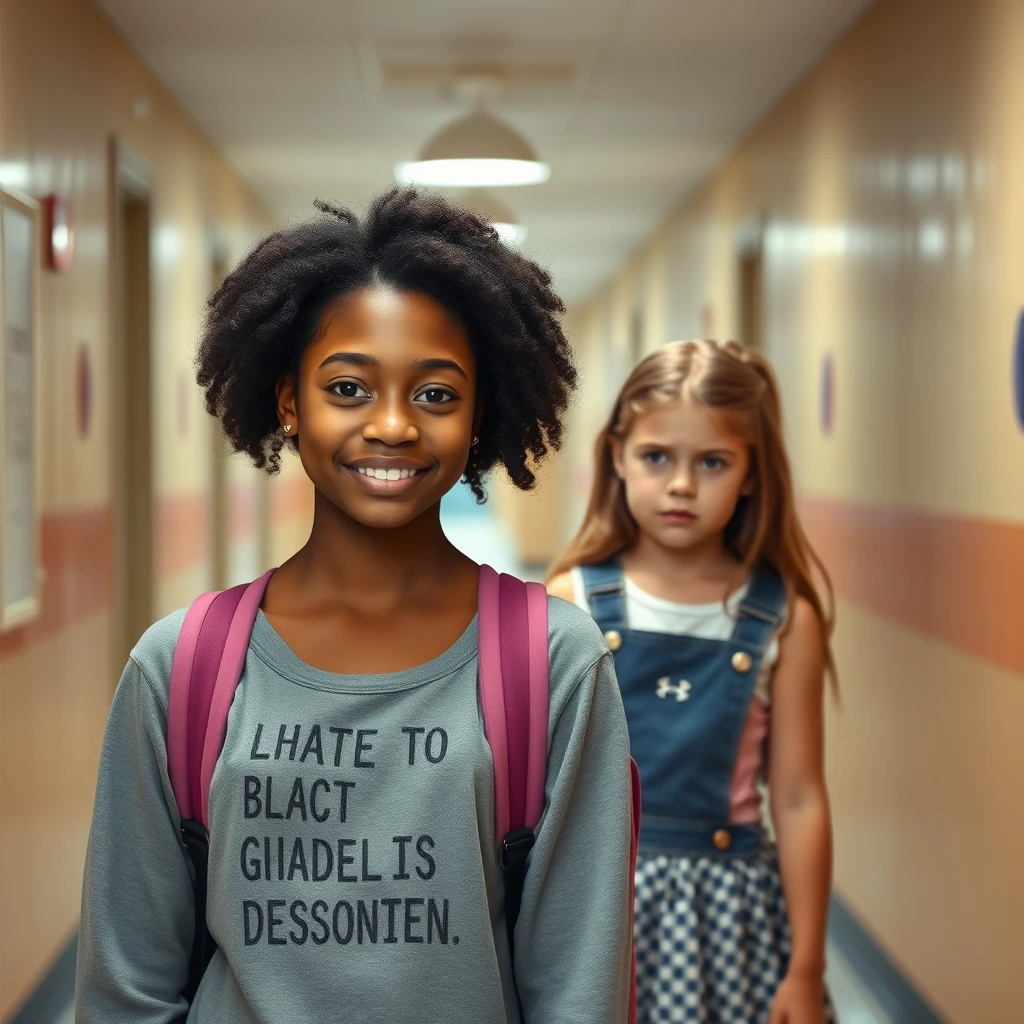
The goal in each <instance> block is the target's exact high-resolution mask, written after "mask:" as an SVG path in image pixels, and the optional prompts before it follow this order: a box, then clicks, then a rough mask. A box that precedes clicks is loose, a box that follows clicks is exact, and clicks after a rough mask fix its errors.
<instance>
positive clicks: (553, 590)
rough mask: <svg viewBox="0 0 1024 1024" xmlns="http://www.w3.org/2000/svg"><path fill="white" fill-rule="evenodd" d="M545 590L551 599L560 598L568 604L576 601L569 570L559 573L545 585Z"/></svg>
mask: <svg viewBox="0 0 1024 1024" xmlns="http://www.w3.org/2000/svg"><path fill="white" fill-rule="evenodd" d="M547 588H548V594H549V595H550V596H551V597H560V598H561V599H562V600H563V601H569V602H570V603H575V601H576V587H575V582H574V580H573V574H572V570H571V569H567V570H566V571H565V572H560V573H559V574H558V575H557V576H555V577H554V578H553V579H552V580H551V582H550V583H548V584H547Z"/></svg>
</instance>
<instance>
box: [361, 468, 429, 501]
mask: <svg viewBox="0 0 1024 1024" xmlns="http://www.w3.org/2000/svg"><path fill="white" fill-rule="evenodd" d="M430 468H431V467H430V466H410V465H409V464H408V463H406V464H405V465H404V466H381V465H377V466H358V465H349V464H346V466H345V472H346V473H349V474H351V476H352V479H353V480H354V481H355V482H356V483H357V484H358V485H359V486H360V487H361V488H362V489H363V490H364V491H365V492H367V493H368V494H374V495H377V496H383V497H387V496H394V495H399V494H404V493H405V492H406V491H408V490H409V489H410V488H412V487H415V486H417V484H418V483H419V481H420V480H422V479H423V478H424V477H425V476H426V475H427V473H428V471H429V470H430Z"/></svg>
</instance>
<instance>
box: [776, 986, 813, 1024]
mask: <svg viewBox="0 0 1024 1024" xmlns="http://www.w3.org/2000/svg"><path fill="white" fill-rule="evenodd" d="M824 1021H825V982H824V979H823V978H822V976H821V975H820V974H787V975H786V977H785V978H783V979H782V984H781V985H780V986H779V990H778V991H777V992H776V993H775V1001H774V1003H772V1017H771V1024H824Z"/></svg>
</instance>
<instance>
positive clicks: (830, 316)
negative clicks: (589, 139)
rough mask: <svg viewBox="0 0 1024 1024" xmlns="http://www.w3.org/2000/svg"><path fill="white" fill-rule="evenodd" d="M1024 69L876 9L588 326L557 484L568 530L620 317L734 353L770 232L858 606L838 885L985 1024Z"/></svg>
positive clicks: (918, 976) (610, 379) (898, 953)
mask: <svg viewBox="0 0 1024 1024" xmlns="http://www.w3.org/2000/svg"><path fill="white" fill-rule="evenodd" d="M1022 52H1024V4H1021V3H1020V2H1019V0H971V2H969V3H967V2H961V3H954V2H940V3H935V2H932V0H882V2H881V3H880V4H879V5H878V6H877V7H876V8H875V9H874V10H873V11H872V12H871V13H869V14H868V16H867V17H866V18H865V19H864V20H863V21H862V22H861V23H860V24H859V25H857V26H856V27H855V28H854V29H853V30H852V31H851V32H850V34H849V35H848V36H847V38H845V39H844V40H843V41H842V42H841V43H840V45H839V46H838V47H837V48H836V49H835V50H834V52H832V53H831V54H830V55H829V56H828V58H827V59H826V60H825V61H824V63H823V64H822V66H821V67H820V68H819V69H818V70H817V71H816V72H815V73H814V74H813V75H812V76H810V78H809V79H808V80H806V81H805V82H804V83H803V84H802V85H801V86H800V87H799V88H797V89H796V90H795V91H794V92H793V94H792V95H790V96H789V97H788V98H787V99H786V100H785V101H784V102H783V103H782V104H781V105H780V106H779V108H778V109H777V110H775V111H774V112H773V113H772V115H771V116H770V117H768V118H767V119H766V121H765V122H764V123H763V124H762V125H761V126H760V127H759V128H758V129H757V130H756V131H754V132H753V133H752V134H751V136H750V137H749V138H748V139H747V140H746V141H745V142H744V143H743V144H742V145H741V146H740V147H739V149H738V150H737V151H736V152H735V153H734V154H733V156H732V157H731V158H730V159H729V160H728V161H727V163H726V164H725V165H724V166H723V167H722V168H721V169H720V170H719V172H718V173H717V174H715V175H714V176H713V178H712V180H711V181H710V182H708V183H707V185H706V186H705V187H703V188H702V189H701V190H700V191H699V192H698V193H697V194H696V195H694V196H692V197H690V198H689V199H688V200H687V201H686V202H684V203H683V205H682V207H681V208H680V209H679V211H678V212H677V214H676V215H675V216H673V217H672V218H671V219H670V221H669V222H668V223H667V224H665V225H664V226H663V228H662V229H660V230H659V231H658V232H657V234H656V236H655V237H654V238H652V239H651V240H650V242H649V243H648V244H647V245H645V246H644V248H643V249H642V250H641V251H640V252H638V253H637V255H636V257H635V258H634V259H633V260H632V261H631V262H630V264H629V265H628V266H627V267H625V268H624V269H623V271H622V273H621V274H620V276H619V277H618V278H617V279H616V280H615V281H613V282H612V283H610V284H609V285H608V287H607V288H605V289H604V290H603V291H602V292H601V294H600V295H599V296H597V297H596V298H595V299H594V300H593V301H592V302H591V303H589V304H588V305H587V306H586V307H584V308H581V309H576V310H574V311H573V313H572V315H571V317H570V319H569V321H568V324H569V328H570V332H571V333H572V335H573V338H574V341H575V343H576V345H577V349H578V352H579V354H580V361H581V368H582V370H583V379H584V385H583V388H584V398H583V401H582V402H581V403H580V405H579V407H578V410H577V413H576V415H575V416H574V419H573V427H572V435H571V440H570V444H569V446H568V449H567V452H566V455H565V457H564V458H563V459H562V463H561V472H562V476H563V479H564V481H565V491H566V495H567V520H568V525H569V527H570V528H572V527H574V526H575V525H576V524H577V523H578V522H579V516H580V515H581V513H582V509H583V505H584V503H585V500H586V487H587V482H588V480H589V462H590V458H591V455H590V445H591V440H592V438H593V436H594V434H595V432H596V430H597V427H598V425H599V423H600V422H601V420H602V418H603V417H604V416H605V415H606V413H607V409H608V404H609V402H610V392H612V391H614V387H615V385H616V384H617V383H618V378H619V377H621V371H618V370H617V369H616V359H615V358H612V359H609V358H608V353H609V351H611V352H613V353H614V352H616V351H617V350H621V347H622V344H623V338H624V337H625V330H626V326H625V319H624V312H623V311H624V310H628V309H629V308H630V306H631V305H632V304H634V303H638V304H640V305H642V306H643V308H644V309H645V311H646V317H645V320H646V331H645V334H646V337H645V342H646V347H647V348H648V349H650V348H653V347H654V346H656V345H657V344H660V343H662V342H665V341H669V340H672V339H674V338H681V337H695V336H700V335H702V334H708V335H710V336H715V337H719V338H725V337H733V336H735V335H736V334H737V332H738V330H739V307H740V294H739V277H738V270H739V253H740V250H741V248H742V247H743V245H744V244H745V240H746V239H747V238H749V236H750V235H751V233H752V232H754V233H755V234H756V231H757V225H758V224H759V223H761V222H762V221H763V225H764V230H763V261H764V263H763V280H764V293H763V297H764V314H763V320H762V335H763V339H762V340H763V347H764V349H765V351H766V353H767V354H768V356H769V357H770V358H771V359H772V361H773V362H774V364H775V366H776V367H777V369H778V372H779V375H780V379H781V384H782V388H783V391H784V400H785V405H786V413H787V420H788V434H789V439H790V446H791V452H792V455H793V458H794V461H795V465H796V472H797V477H798V481H799V486H800V489H801V492H802V494H803V502H804V508H805V514H806V515H807V521H808V525H809V528H810V529H811V532H812V536H813V537H814V539H815V542H816V543H817V544H818V545H819V547H820V549H821V551H822V552H823V553H824V555H825V556H826V559H827V561H828V562H829V564H830V566H831V568H832V571H833V573H834V575H835V578H836V583H837V587H838V591H839V596H840V604H839V629H838V635H837V638H836V649H837V652H838V657H839V663H840V670H841V674H842V685H843V691H844V694H843V707H842V709H841V710H837V709H835V708H833V709H832V710H831V713H830V720H829V726H828V732H829V735H828V740H829V763H828V768H829V777H830V784H831V788H832V792H833V795H834V801H835V824H836V836H837V854H836V882H837V886H838V888H839V890H840V891H841V892H842V894H843V895H844V896H845V897H846V898H847V899H848V900H849V902H850V903H851V905H852V907H853V908H854V910H855V911H856V912H857V914H858V915H859V916H860V917H861V919H862V920H863V921H864V922H865V923H866V925H867V926H868V927H869V928H870V930H871V931H872V932H873V933H874V934H875V935H876V936H877V937H878V939H879V940H880V942H881V943H882V944H883V946H884V947H886V948H887V949H888V951H889V952H890V953H891V954H892V956H893V957H894V958H895V959H896V961H897V962H898V963H900V964H901V965H902V966H903V967H904V969H905V970H906V971H907V972H908V974H909V975H910V977H911V978H912V979H914V980H915V981H916V982H917V983H918V984H919V985H920V986H921V987H922V989H923V990H924V991H925V992H926V993H927V994H928V995H929V996H930V997H931V998H932V999H933V1000H934V1002H935V1003H936V1004H937V1005H938V1007H940V1008H941V1010H942V1011H944V1012H945V1013H946V1014H948V1016H949V1017H950V1019H952V1020H956V1021H962V1022H964V1024H997V1022H998V1024H1010V1022H1011V1021H1017V1020H1019V1019H1021V1007H1022V1006H1024V1000H1022V998H1021V995H1020V984H1019V969H1020V955H1021V950H1022V949H1024V882H1022V881H1021V874H1020V865H1021V864H1022V863H1024V826H1022V824H1021V821H1020V816H1019V815H1017V814H1016V813H1015V811H1014V808H1015V806H1016V803H1017V799H1016V798H1017V790H1018V788H1019V785H1020V780H1021V779H1022V778H1024V748H1022V747H1021V744H1020V741H1019V723H1020V722H1021V720H1022V719H1021V715H1022V712H1024V643H1022V641H1021V639H1020V636H1019V634H1020V626H1019V617H1020V611H1021V607H1022V605H1021V598H1022V594H1024V591H1022V590H1021V583H1020V581H1021V580H1022V579H1024V472H1022V468H1021V467H1022V466H1024V432H1022V431H1021V429H1020V427H1019V426H1018V424H1017V423H1016V422H1015V418H1014V412H1013V408H1012V403H1011V397H1010V392H1011V389H1010V374H1011V366H1012V340H1013V335H1014V329H1015V324H1016V320H1017V317H1018V315H1019V314H1020V310H1021V307H1022V306H1024V293H1022V289H1021V281H1022V278H1021V267H1022V266H1024V230H1022V228H1024V117H1022V113H1021V112H1022V110H1024V60H1022V59H1021V53H1022ZM741 340H742V339H741ZM826 353H829V354H831V356H832V358H833V359H834V362H835V367H836V406H835V427H834V430H833V432H832V433H831V434H826V433H825V432H823V430H822V428H821V424H820V418H819V407H820V399H821V394H820V380H821V373H822V361H823V358H824V357H825V355H826ZM596 396H599V397H596Z"/></svg>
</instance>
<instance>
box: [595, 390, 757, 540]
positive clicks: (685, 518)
mask: <svg viewBox="0 0 1024 1024" xmlns="http://www.w3.org/2000/svg"><path fill="white" fill-rule="evenodd" d="M612 459H613V462H614V465H615V472H616V473H617V474H618V476H619V478H620V479H621V480H622V481H623V482H624V483H625V488H626V504H627V505H628V506H629V510H630V512H631V513H632V514H633V518H634V519H635V520H636V522H637V525H638V526H639V527H640V529H641V530H642V531H643V532H644V533H645V534H647V535H648V536H650V537H651V538H652V539H653V540H655V541H656V542H657V543H659V544H661V545H663V546H665V547H668V548H673V549H677V550H683V549H691V548H696V547H702V546H704V545H706V544H707V543H709V542H713V543H717V542H718V540H719V539H720V537H721V534H722V533H723V531H724V530H725V528H726V526H727V525H728V523H729V520H730V519H731V518H732V515H733V512H734V511H735V510H736V504H737V502H738V501H739V499H740V497H741V496H743V495H745V494H750V493H752V491H753V489H754V481H753V478H752V477H751V467H750V452H749V446H748V445H747V443H746V442H745V441H744V440H743V439H742V438H741V437H739V436H738V435H737V433H736V431H735V429H734V427H733V425H732V424H731V422H730V418H729V414H728V413H727V412H725V411H724V410H721V409H713V408H711V407H709V406H706V405H701V404H700V403H698V402H696V401H694V400H693V399H691V398H681V399H679V400H678V401H673V402H670V403H667V404H657V405H654V406H653V407H652V408H651V409H649V410H648V411H646V412H644V413H641V414H640V415H639V416H638V417H637V418H636V419H635V420H634V421H633V425H632V427H631V429H630V431H629V433H628V435H627V436H626V439H625V441H624V442H619V441H618V440H616V439H614V438H613V440H612Z"/></svg>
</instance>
